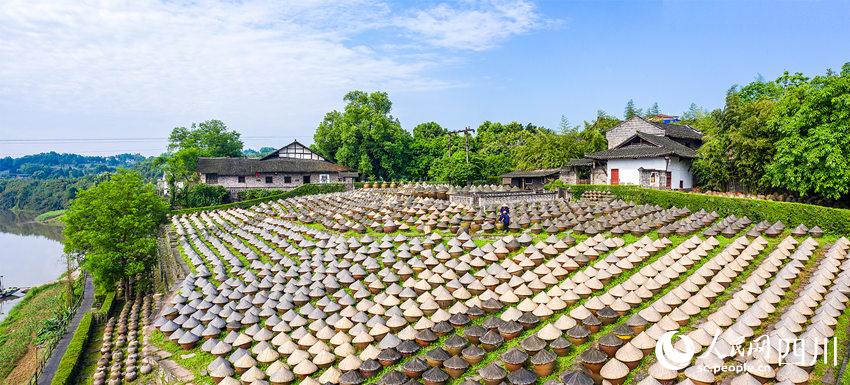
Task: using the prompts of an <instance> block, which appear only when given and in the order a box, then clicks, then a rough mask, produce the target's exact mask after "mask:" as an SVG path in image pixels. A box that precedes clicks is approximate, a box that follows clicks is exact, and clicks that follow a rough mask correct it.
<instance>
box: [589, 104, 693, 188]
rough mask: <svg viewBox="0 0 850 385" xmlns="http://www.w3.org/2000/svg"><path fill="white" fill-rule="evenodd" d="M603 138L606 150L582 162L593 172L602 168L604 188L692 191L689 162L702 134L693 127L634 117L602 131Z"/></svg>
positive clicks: (691, 173)
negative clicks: (588, 163)
mask: <svg viewBox="0 0 850 385" xmlns="http://www.w3.org/2000/svg"><path fill="white" fill-rule="evenodd" d="M605 137H606V139H608V149H607V150H604V151H600V152H596V153H593V154H588V155H587V156H586V158H587V159H590V160H592V161H593V165H594V168H597V169H599V170H600V171H601V169H602V168H603V167H604V170H605V175H606V177H607V183H608V184H634V185H640V186H642V187H652V188H666V189H680V190H681V189H691V188H693V179H694V178H693V172H692V168H691V162H692V161H693V159H694V158H696V149H697V148H699V146H700V145H701V144H702V133H701V132H699V131H697V130H696V129H694V128H693V127H691V126H688V125H680V124H669V123H660V122H655V121H649V120H646V119H644V118H641V117H639V116H636V117H633V118H631V119H629V120H626V121H625V122H623V123H620V124H619V125H617V126H616V127H613V128H611V129H609V130H608V131H606V132H605ZM597 174H598V172H597Z"/></svg>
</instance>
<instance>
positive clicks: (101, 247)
mask: <svg viewBox="0 0 850 385" xmlns="http://www.w3.org/2000/svg"><path fill="white" fill-rule="evenodd" d="M167 210H168V205H167V204H166V203H165V201H163V199H162V198H160V197H159V196H158V195H157V194H156V190H155V188H154V186H153V185H152V184H150V183H145V182H144V180H143V179H142V176H141V175H140V174H139V173H137V172H133V171H129V170H123V169H122V170H119V171H118V172H116V173H115V174H113V175H111V176H110V177H109V179H108V180H105V181H103V182H100V183H98V184H97V185H95V186H93V187H91V188H88V189H86V190H84V191H82V192H80V193H79V195H78V196H77V198H76V199H74V201H73V202H72V203H71V207H70V208H69V209H68V212H67V213H66V214H65V218H64V221H65V229H64V234H65V252H67V253H74V254H80V255H83V256H84V260H83V267H84V268H85V269H86V270H88V271H90V272H91V273H92V275H93V276H94V278H95V281H96V282H97V283H98V285H100V286H101V287H103V288H105V289H107V290H110V289H111V288H113V287H114V286H115V284H117V283H120V284H121V286H122V287H123V288H124V295H125V298H129V295H130V292H131V290H132V289H133V287H134V285H135V284H136V283H137V280H140V279H141V280H144V279H146V277H149V276H150V272H151V270H152V269H153V267H154V266H155V264H156V237H157V232H158V229H159V225H160V224H161V223H163V222H164V221H165V218H166V213H167ZM144 273H147V274H144Z"/></svg>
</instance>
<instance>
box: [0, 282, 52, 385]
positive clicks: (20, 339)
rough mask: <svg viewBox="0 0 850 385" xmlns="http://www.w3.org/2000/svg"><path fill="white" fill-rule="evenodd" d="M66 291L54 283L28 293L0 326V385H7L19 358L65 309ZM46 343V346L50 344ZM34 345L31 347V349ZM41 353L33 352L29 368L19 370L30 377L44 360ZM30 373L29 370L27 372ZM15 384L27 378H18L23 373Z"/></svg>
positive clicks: (16, 374) (18, 373)
mask: <svg viewBox="0 0 850 385" xmlns="http://www.w3.org/2000/svg"><path fill="white" fill-rule="evenodd" d="M65 293H66V287H65V286H64V283H63V282H54V283H50V284H47V285H42V286H39V287H35V288H33V289H30V291H29V292H27V294H26V296H25V297H24V298H23V299H22V300H21V302H19V303H18V304H17V305H16V306H15V307H14V308H12V311H11V312H9V315H8V317H6V319H4V320H3V323H2V324H0V383H8V382H7V380H9V379H10V378H8V377H9V375H10V373H12V371H13V370H15V369H16V366H17V365H18V363H19V361H20V360H21V358H23V357H24V356H25V355H27V352H28V350H29V349H31V348H32V347H33V346H34V345H35V344H34V341H35V340H36V338H37V336H38V334H39V332H40V331H41V330H42V329H43V328H44V327H45V324H46V323H47V322H50V320H52V319H55V318H56V317H57V316H58V315H60V314H62V313H63V312H65V310H66V309H67V307H66V305H67V300H66V298H65V296H66V294H65ZM49 343H50V341H46V342H45V344H49ZM31 345H33V346H31ZM40 350H41V349H39V350H37V351H36V357H34V358H31V357H28V359H29V360H33V359H34V362H29V361H28V362H27V365H30V366H32V368H23V367H22V368H19V369H18V370H19V371H21V370H23V371H28V372H30V373H28V374H29V375H30V376H31V375H32V374H33V373H34V371H35V369H36V368H37V366H38V362H40V360H41V359H43V358H44V357H43V354H42V352H40ZM28 369H29V370H28ZM14 374H15V376H14V377H15V379H14V381H15V382H18V381H20V380H23V381H24V382H25V381H26V380H28V379H29V378H28V377H27V378H21V375H22V373H20V372H16V373H14Z"/></svg>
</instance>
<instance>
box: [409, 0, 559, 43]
mask: <svg viewBox="0 0 850 385" xmlns="http://www.w3.org/2000/svg"><path fill="white" fill-rule="evenodd" d="M394 24H395V25H397V26H399V27H401V28H405V29H407V30H409V31H411V32H413V33H414V34H416V36H415V38H418V39H421V40H423V41H425V42H427V43H429V44H433V45H436V46H440V47H445V48H452V49H462V50H473V51H483V50H486V49H490V48H493V47H494V46H496V45H497V44H499V43H501V42H502V41H503V40H505V39H507V38H508V37H510V36H513V35H518V34H522V33H525V32H528V31H530V30H532V29H534V28H538V27H540V26H542V25H544V24H545V23H544V20H543V18H542V16H541V15H540V14H539V13H538V11H537V9H536V7H535V5H534V4H533V3H531V2H529V1H525V0H515V1H503V0H489V1H475V2H468V3H465V4H462V5H461V6H456V5H450V4H448V3H442V4H438V5H436V6H434V7H431V8H428V9H422V10H415V11H411V12H409V14H408V15H406V16H402V17H396V18H395V19H394Z"/></svg>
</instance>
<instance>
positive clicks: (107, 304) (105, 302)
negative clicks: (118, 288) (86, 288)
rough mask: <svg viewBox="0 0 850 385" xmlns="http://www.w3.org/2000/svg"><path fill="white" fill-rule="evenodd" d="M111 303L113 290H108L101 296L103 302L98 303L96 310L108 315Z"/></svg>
mask: <svg viewBox="0 0 850 385" xmlns="http://www.w3.org/2000/svg"><path fill="white" fill-rule="evenodd" d="M113 303H115V292H114V291H110V292H109V293H106V296H105V297H104V298H103V303H102V304H100V310H98V313H99V314H100V315H101V316H103V317H107V316H109V313H111V312H112V304H113Z"/></svg>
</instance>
